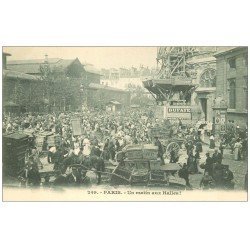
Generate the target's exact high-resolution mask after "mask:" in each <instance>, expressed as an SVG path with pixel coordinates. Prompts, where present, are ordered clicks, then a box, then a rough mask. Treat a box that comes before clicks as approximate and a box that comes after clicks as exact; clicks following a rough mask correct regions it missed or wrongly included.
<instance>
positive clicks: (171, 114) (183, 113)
mask: <svg viewBox="0 0 250 250" xmlns="http://www.w3.org/2000/svg"><path fill="white" fill-rule="evenodd" d="M164 118H165V119H169V120H179V119H180V120H191V119H192V109H191V108H190V107H189V106H168V107H165V112H164Z"/></svg>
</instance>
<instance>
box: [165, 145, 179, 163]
mask: <svg viewBox="0 0 250 250" xmlns="http://www.w3.org/2000/svg"><path fill="white" fill-rule="evenodd" d="M172 150H174V152H175V155H176V156H177V155H178V152H179V150H180V146H179V145H178V143H177V142H170V143H169V144H168V146H167V150H166V155H167V157H168V158H169V159H170V152H171V151H172Z"/></svg>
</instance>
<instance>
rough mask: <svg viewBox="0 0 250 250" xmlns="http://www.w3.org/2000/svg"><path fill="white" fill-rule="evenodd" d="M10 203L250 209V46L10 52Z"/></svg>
mask: <svg viewBox="0 0 250 250" xmlns="http://www.w3.org/2000/svg"><path fill="white" fill-rule="evenodd" d="M2 67H3V68H2V99H3V103H2V148H3V154H2V159H3V160H2V183H3V184H2V185H3V201H247V198H248V196H247V194H248V193H247V192H248V47H233V46H232V47H228V46H227V47H221V46H210V47H209V46H207V47H204V46H203V47H202V46H161V47H3V48H2Z"/></svg>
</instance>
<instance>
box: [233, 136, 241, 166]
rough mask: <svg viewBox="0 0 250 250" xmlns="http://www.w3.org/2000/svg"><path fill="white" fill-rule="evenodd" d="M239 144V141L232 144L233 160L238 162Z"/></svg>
mask: <svg viewBox="0 0 250 250" xmlns="http://www.w3.org/2000/svg"><path fill="white" fill-rule="evenodd" d="M241 147H242V145H241V143H240V141H239V140H237V141H236V143H235V144H234V160H235V161H238V160H239V159H240V150H241Z"/></svg>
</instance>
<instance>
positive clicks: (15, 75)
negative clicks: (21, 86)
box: [3, 69, 39, 81]
mask: <svg viewBox="0 0 250 250" xmlns="http://www.w3.org/2000/svg"><path fill="white" fill-rule="evenodd" d="M3 78H9V79H20V80H30V81H38V80H39V79H38V78H37V77H35V76H32V75H29V74H25V73H22V72H18V71H14V70H9V69H4V70H3Z"/></svg>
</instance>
